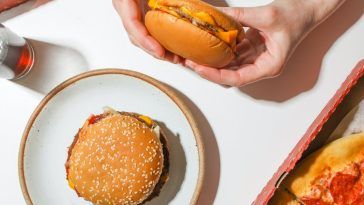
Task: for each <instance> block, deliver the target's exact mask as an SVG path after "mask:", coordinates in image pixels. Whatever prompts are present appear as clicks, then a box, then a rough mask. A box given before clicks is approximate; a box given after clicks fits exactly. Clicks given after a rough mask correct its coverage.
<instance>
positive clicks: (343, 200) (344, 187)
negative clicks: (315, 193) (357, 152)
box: [301, 161, 364, 205]
mask: <svg viewBox="0 0 364 205" xmlns="http://www.w3.org/2000/svg"><path fill="white" fill-rule="evenodd" d="M352 168H353V170H351V171H355V172H354V173H352V174H347V173H343V172H338V173H336V174H335V175H334V177H333V178H332V179H331V182H330V185H329V186H328V187H320V188H321V189H320V192H321V193H323V192H324V191H325V190H328V191H329V193H330V195H331V197H332V200H333V201H331V200H330V201H324V200H323V199H322V197H320V198H312V197H306V196H305V197H302V198H301V201H302V202H303V203H304V204H305V205H331V204H335V205H364V176H363V174H364V161H363V162H361V163H359V164H357V163H355V164H354V165H353V166H352Z"/></svg>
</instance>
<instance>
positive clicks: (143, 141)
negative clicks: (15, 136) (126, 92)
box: [66, 113, 164, 205]
mask: <svg viewBox="0 0 364 205" xmlns="http://www.w3.org/2000/svg"><path fill="white" fill-rule="evenodd" d="M148 119H149V118H148ZM163 160H164V156H163V152H162V144H161V141H160V139H159V135H158V134H157V133H156V132H155V131H154V130H153V128H152V127H151V126H148V122H146V121H145V120H143V118H141V119H139V118H136V117H134V116H131V115H126V114H122V113H108V114H103V115H101V116H96V117H95V116H91V117H90V118H89V119H88V120H87V121H86V122H85V124H84V125H83V127H82V128H81V129H80V131H79V133H78V136H76V139H75V141H74V143H73V144H72V146H71V147H70V150H69V158H68V160H67V163H66V169H67V179H68V181H69V184H70V186H71V187H72V188H73V189H74V190H75V191H76V192H77V194H78V195H79V196H81V197H83V198H85V199H86V200H88V201H91V202H93V203H95V204H98V205H104V204H105V205H106V204H128V205H137V204H140V203H142V202H143V201H144V200H145V199H147V198H148V196H149V195H150V194H151V193H152V192H153V189H154V187H155V185H156V184H157V183H158V181H159V178H160V176H161V173H162V169H163Z"/></svg>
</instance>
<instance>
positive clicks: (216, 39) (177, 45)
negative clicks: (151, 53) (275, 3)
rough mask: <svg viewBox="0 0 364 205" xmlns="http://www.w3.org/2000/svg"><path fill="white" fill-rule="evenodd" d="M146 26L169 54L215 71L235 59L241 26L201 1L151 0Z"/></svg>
mask: <svg viewBox="0 0 364 205" xmlns="http://www.w3.org/2000/svg"><path fill="white" fill-rule="evenodd" d="M148 5H149V7H150V8H151V10H150V11H148V12H147V13H146V16H145V25H146V27H147V29H148V31H149V33H150V34H151V35H152V36H153V37H154V38H155V39H156V40H157V41H159V43H161V44H162V45H163V46H164V47H165V48H166V49H168V50H169V51H171V52H173V53H175V54H177V55H180V56H182V57H184V58H187V59H190V60H192V61H194V62H196V63H199V64H203V65H208V66H212V67H216V68H221V67H224V66H226V65H227V64H228V63H229V62H231V60H233V59H234V57H235V51H236V43H237V39H238V38H242V37H243V36H244V30H243V28H242V26H241V24H240V23H238V22H236V21H235V20H234V19H233V18H231V17H230V16H228V15H226V14H224V13H222V12H221V11H219V10H217V9H216V8H214V7H213V6H211V5H209V4H207V3H204V2H203V1H200V0H149V2H148Z"/></svg>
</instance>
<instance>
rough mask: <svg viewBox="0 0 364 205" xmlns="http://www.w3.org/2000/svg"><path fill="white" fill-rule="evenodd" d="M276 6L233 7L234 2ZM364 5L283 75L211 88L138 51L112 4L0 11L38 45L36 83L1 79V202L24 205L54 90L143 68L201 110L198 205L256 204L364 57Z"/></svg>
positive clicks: (351, 1) (334, 23)
mask: <svg viewBox="0 0 364 205" xmlns="http://www.w3.org/2000/svg"><path fill="white" fill-rule="evenodd" d="M214 2H215V3H217V4H219V5H222V4H223V2H222V1H219V0H214ZM268 2H269V1H268V0H259V1H257V0H254V1H253V0H250V1H249V0H244V1H240V0H230V1H228V4H229V5H231V6H254V5H263V4H265V3H268ZM34 4H42V5H39V6H34ZM33 7H34V8H33ZM363 8H364V2H363V1H362V0H348V1H347V2H346V4H345V5H343V7H342V8H340V9H339V10H338V11H337V12H336V13H335V14H334V15H333V16H332V17H331V18H329V19H328V20H327V21H326V22H325V23H323V24H322V25H320V26H319V27H318V28H317V29H316V30H314V31H313V32H312V33H311V34H310V35H309V36H308V37H307V38H306V39H305V40H304V41H303V42H302V44H301V45H300V46H299V47H298V49H297V51H296V52H295V54H294V55H293V57H292V59H291V60H290V62H289V63H288V65H287V67H286V69H285V71H284V73H283V74H282V75H281V76H280V77H278V78H276V79H271V80H265V81H263V82H259V83H256V84H254V85H250V86H247V87H245V88H243V89H240V90H239V89H236V88H230V89H227V88H224V87H221V86H218V85H215V84H213V83H210V82H208V81H205V80H203V79H201V78H200V77H199V76H198V75H196V74H194V73H193V72H191V71H189V70H188V69H184V68H182V67H180V66H177V65H172V64H169V63H166V62H162V61H159V60H156V59H154V58H153V57H151V56H149V55H147V54H145V53H144V52H143V51H141V50H140V49H138V48H136V47H134V46H133V45H132V44H131V43H129V40H128V37H127V35H126V33H125V31H124V29H123V27H122V25H121V21H120V19H119V17H118V16H117V14H116V12H115V11H114V9H113V7H112V4H111V1H110V0H92V1H90V0H77V1H74V0H58V1H50V2H47V1H44V0H38V2H36V3H34V2H30V3H27V4H26V5H22V6H21V7H19V8H17V9H15V10H11V11H7V12H5V13H3V14H0V20H1V21H3V22H4V25H6V26H7V27H9V28H10V29H12V30H13V31H14V32H16V33H18V34H20V35H22V36H25V37H27V38H29V39H31V42H32V44H33V45H34V47H35V50H36V53H37V60H36V64H35V67H34V70H33V72H32V73H31V74H30V75H29V76H28V77H26V78H24V79H22V80H20V81H17V82H12V81H7V80H0V114H1V117H0V139H1V140H2V143H1V145H0V156H1V162H2V166H1V169H0V176H1V183H0V184H1V185H0V201H1V203H2V204H25V202H24V200H23V197H22V193H21V189H20V186H19V180H18V171H17V170H18V169H17V168H18V164H17V163H18V162H17V157H18V148H19V144H20V140H21V136H22V132H23V129H24V127H25V125H26V123H27V120H28V118H29V117H30V115H31V113H32V111H33V110H34V109H35V107H36V106H37V104H38V103H39V102H40V100H41V99H42V98H43V97H44V95H45V94H46V93H47V92H49V91H50V90H51V89H52V88H53V87H54V86H56V85H57V84H59V83H60V82H62V81H64V80H65V79H67V78H69V77H71V76H73V75H75V74H78V73H81V72H83V71H87V70H90V69H96V68H127V69H131V70H135V71H139V72H142V73H145V74H147V75H150V76H152V77H154V78H156V79H159V80H160V81H163V82H165V83H167V84H169V85H171V86H172V87H174V88H176V89H177V90H179V91H180V92H182V93H183V94H184V95H186V96H188V98H189V99H190V100H191V101H192V102H193V103H194V104H195V106H196V107H193V108H192V109H193V110H195V111H196V110H197V108H198V109H199V110H200V112H198V111H196V114H197V115H198V119H199V122H200V123H201V126H202V127H203V133H204V134H205V136H204V137H205V141H206V148H207V173H206V176H207V180H206V184H205V186H204V188H205V189H204V191H203V193H202V196H201V199H200V203H199V204H200V205H208V204H219V205H225V204H229V205H233V204H250V203H252V202H253V200H254V199H255V197H256V196H257V195H258V193H259V192H260V191H261V189H262V188H263V187H264V185H265V184H266V183H267V182H268V180H269V179H270V178H271V176H272V175H273V173H274V172H275V171H276V169H277V168H278V166H279V165H280V164H281V163H282V162H283V160H284V159H285V158H286V156H287V154H288V153H289V152H290V151H291V149H292V148H293V147H294V145H295V144H296V143H297V141H298V140H299V139H300V137H301V136H302V135H303V133H304V132H305V131H306V129H307V128H308V126H309V125H310V124H311V122H312V121H313V120H314V119H315V117H316V116H317V115H318V113H319V112H320V111H321V109H322V108H323V107H324V106H325V104H326V102H327V101H328V100H329V99H330V98H331V96H333V94H334V93H335V91H336V90H337V89H338V88H339V86H340V84H341V83H342V82H343V81H344V79H345V78H346V76H347V75H348V74H349V73H350V71H351V69H352V68H353V66H354V65H355V64H356V63H357V62H358V61H359V60H360V59H361V58H363V57H364V38H363V34H364V18H363V17H362V12H363Z"/></svg>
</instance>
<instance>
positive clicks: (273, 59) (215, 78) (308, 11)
mask: <svg viewBox="0 0 364 205" xmlns="http://www.w3.org/2000/svg"><path fill="white" fill-rule="evenodd" d="M164 1H167V0H163V2H164ZM344 1H345V0H332V1H327V0H318V1H311V0H309V1H306V0H275V1H273V2H272V3H270V4H268V5H266V6H260V7H251V8H247V7H239V8H231V7H224V8H219V9H220V10H221V11H222V12H224V13H225V14H227V15H229V16H231V17H232V18H233V19H235V21H237V22H239V23H240V24H242V25H243V26H247V27H250V28H249V29H248V31H247V32H246V34H245V38H237V42H236V43H237V44H236V48H235V51H234V58H232V59H231V61H230V62H229V63H228V64H227V65H224V66H223V68H222V69H221V65H216V66H214V65H212V64H210V63H209V62H207V63H206V62H203V61H202V62H197V61H196V58H191V57H190V56H184V57H187V58H189V59H184V58H181V57H180V56H178V55H175V54H172V53H171V52H169V51H168V50H167V49H169V50H172V51H173V52H175V53H177V54H179V55H181V53H178V52H176V51H175V50H173V49H171V47H168V45H167V44H166V43H165V42H162V41H161V42H158V40H157V37H155V36H157V35H156V34H154V37H153V35H151V33H152V32H150V31H148V29H146V27H145V25H144V23H143V20H144V14H145V11H147V10H148V9H147V8H148V7H147V5H146V4H145V3H146V2H147V1H141V0H114V5H115V8H116V10H117V11H118V12H119V14H120V16H121V18H122V20H123V22H124V26H125V28H126V30H127V32H128V33H129V36H130V38H131V40H132V42H134V44H136V45H137V46H139V47H141V48H143V49H145V50H148V52H149V53H151V54H152V55H154V56H155V57H157V58H164V59H166V60H169V61H172V62H174V63H182V64H183V65H185V66H187V67H189V68H191V69H193V70H194V71H195V72H197V73H198V74H199V75H200V76H202V77H203V78H205V79H208V80H210V81H212V82H215V83H218V84H223V85H229V86H242V85H245V84H248V83H252V82H256V81H259V80H262V79H265V78H270V77H275V76H277V75H279V74H280V73H281V71H282V70H283V66H284V65H285V63H286V62H287V61H288V59H289V57H290V56H291V54H292V53H293V51H294V50H295V48H296V47H297V45H298V44H299V43H300V42H301V41H302V39H303V38H304V37H305V36H306V35H307V34H308V33H309V32H310V31H311V30H313V28H315V27H316V26H317V25H318V24H320V23H321V22H322V21H324V20H325V19H326V18H327V17H328V16H329V15H330V14H331V13H333V12H334V11H335V10H336V9H337V8H338V7H339V6H340V5H341V4H342V3H343V2H344ZM142 2H143V4H142ZM167 13H168V12H167ZM228 30H229V29H228ZM232 30H234V29H232ZM237 30H238V29H237ZM134 36H137V37H134ZM215 37H218V36H216V35H215ZM159 40H160V39H159ZM163 44H164V45H163ZM162 45H163V46H164V47H163V46H162ZM220 57H221V56H220ZM209 64H210V65H209ZM217 68H218V69H217Z"/></svg>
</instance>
